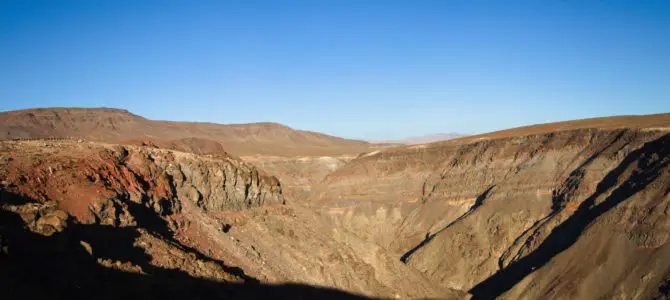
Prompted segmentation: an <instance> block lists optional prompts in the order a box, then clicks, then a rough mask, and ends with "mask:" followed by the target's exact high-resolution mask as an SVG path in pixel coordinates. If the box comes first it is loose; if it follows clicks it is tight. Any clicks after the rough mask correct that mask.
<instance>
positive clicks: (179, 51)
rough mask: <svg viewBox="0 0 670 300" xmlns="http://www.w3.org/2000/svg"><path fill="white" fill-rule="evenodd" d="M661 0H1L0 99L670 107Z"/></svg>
mask: <svg viewBox="0 0 670 300" xmlns="http://www.w3.org/2000/svg"><path fill="white" fill-rule="evenodd" d="M668 16H670V1H611V0H599V1H577V0H561V1H372V0H370V1H346V0H343V1H231V2H225V1H212V2H206V1H181V2H176V1H103V0H99V1H34V0H28V1H7V0H2V1H0V110H13V109H20V108H29V107H47V106H84V107H99V106H106V107H118V108H125V109H128V110H130V111H132V112H134V113H136V114H139V115H142V116H145V117H147V118H151V119H163V120H183V121H207V122H218V123H244V122H258V121H274V122H280V123H284V124H287V125H289V126H291V127H294V128H299V129H308V130H314V131H320V132H325V133H329V134H333V135H338V136H344V137H353V138H365V139H393V138H402V137H406V136H416V135H425V134H431V133H438V132H462V133H479V132H486V131H492V130H497V129H503V128H508V127H514V126H520V125H526V124H533V123H541V122H550V121H558V120H567V119H575V118H585V117H594V116H608V115H621V114H649V113H662V112H670V17H668Z"/></svg>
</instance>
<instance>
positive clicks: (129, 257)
mask: <svg viewBox="0 0 670 300" xmlns="http://www.w3.org/2000/svg"><path fill="white" fill-rule="evenodd" d="M1 196H2V198H0V205H5V204H9V203H8V201H11V203H12V204H15V205H16V204H21V203H28V202H33V201H31V200H30V199H25V198H21V197H20V196H17V195H15V194H12V193H9V192H7V191H2V194H1ZM138 236H139V233H138V231H137V230H136V229H135V228H132V227H123V228H120V227H114V226H104V225H85V224H76V223H73V222H70V223H69V224H68V226H67V228H66V229H65V230H64V231H63V232H60V233H56V234H54V235H52V236H43V235H40V234H37V233H33V232H32V231H30V230H29V229H28V228H27V227H26V225H25V223H24V221H23V219H22V218H21V217H20V216H19V214H17V213H15V212H12V211H8V210H5V209H0V298H2V299H175V298H184V299H365V298H364V297H362V296H357V295H353V294H349V293H346V292H343V291H339V290H335V289H329V288H321V287H313V286H309V285H301V284H285V285H264V284H259V283H255V282H254V281H253V280H247V281H246V282H251V283H245V284H233V283H225V282H219V281H214V280H209V279H205V278H196V277H192V276H190V275H189V274H188V273H186V272H184V271H181V270H174V269H165V268H161V267H157V266H153V265H151V264H150V261H151V256H150V255H148V254H147V253H145V252H144V249H142V248H139V247H135V246H134V243H135V241H136V239H137V237H138ZM80 241H86V242H88V243H89V244H90V246H91V248H92V252H93V255H91V254H90V253H89V252H88V250H87V249H86V248H85V247H83V246H82V245H81V244H80ZM97 258H100V259H110V260H114V261H120V262H130V263H132V264H133V265H136V266H140V267H141V268H142V271H143V274H142V273H130V272H125V271H121V270H118V269H112V268H106V267H103V266H101V265H99V264H98V262H97V261H96V259H97Z"/></svg>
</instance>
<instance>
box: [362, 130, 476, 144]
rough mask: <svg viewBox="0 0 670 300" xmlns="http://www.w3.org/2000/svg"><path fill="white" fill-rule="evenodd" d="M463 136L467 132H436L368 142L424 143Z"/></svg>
mask: <svg viewBox="0 0 670 300" xmlns="http://www.w3.org/2000/svg"><path fill="white" fill-rule="evenodd" d="M464 136H467V134H461V133H454V132H449V133H436V134H430V135H422V136H413V137H407V138H404V139H399V140H381V141H370V142H371V143H389V144H404V145H416V144H425V143H432V142H438V141H446V140H453V139H456V138H460V137H464Z"/></svg>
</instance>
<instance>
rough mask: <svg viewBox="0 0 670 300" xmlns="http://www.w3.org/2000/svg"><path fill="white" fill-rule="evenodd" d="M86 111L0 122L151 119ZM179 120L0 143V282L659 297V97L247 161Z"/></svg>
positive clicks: (669, 172)
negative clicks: (648, 107)
mask: <svg viewBox="0 0 670 300" xmlns="http://www.w3.org/2000/svg"><path fill="white" fill-rule="evenodd" d="M84 112H85V110H82V111H79V110H77V114H74V115H77V117H76V118H75V117H73V116H72V115H73V114H71V113H68V114H67V115H69V117H68V118H70V119H72V120H75V121H72V122H71V123H69V122H62V121H53V122H52V123H49V122H46V121H44V120H45V117H39V118H37V119H38V120H39V121H36V123H34V124H33V125H30V126H29V125H26V124H25V122H26V121H25V120H26V119H25V114H22V113H7V114H5V115H4V118H5V119H3V120H4V121H3V122H4V123H2V124H3V126H4V127H3V128H7V129H6V130H8V131H9V132H10V133H9V136H35V135H39V134H44V136H51V135H53V132H65V131H68V130H70V131H76V130H75V129H74V128H77V130H83V129H81V128H87V129H86V130H85V131H86V132H94V133H95V135H96V136H99V137H104V139H106V140H113V136H114V135H115V134H116V133H119V132H131V131H132V130H131V129H130V126H131V125H130V124H136V123H135V122H139V123H137V124H140V125H141V126H147V127H143V128H144V129H143V130H144V132H152V131H151V130H155V129H152V127H151V126H154V125H151V124H156V123H154V122H155V121H147V120H144V119H142V118H140V117H137V116H132V115H130V114H128V113H125V112H121V113H119V111H116V110H110V111H105V112H106V113H109V114H111V115H115V116H120V115H123V116H126V117H128V119H127V120H125V119H124V120H125V121H118V122H117V121H116V119H115V118H113V117H112V118H111V119H110V120H115V121H110V122H107V123H105V124H107V125H104V126H102V125H100V126H98V125H91V124H93V123H88V121H82V120H86V119H87V118H86V117H82V116H86V115H87V114H86V113H84ZM15 114H18V115H19V117H16V118H18V119H12V118H15V117H13V116H14V115H15ZM50 114H51V115H52V116H53V113H51V112H50ZM82 114H83V115H82ZM58 115H59V116H60V115H61V114H58ZM95 115H96V120H97V118H98V116H99V111H97V110H96V113H95ZM59 118H61V119H62V118H63V117H62V116H61V117H59ZM73 118H74V119H73ZM122 119H123V118H122ZM16 120H20V122H19V121H16ZM143 120H144V121H143ZM45 122H46V123H45ZM79 122H82V123H84V124H88V125H86V126H83V125H77V124H79ZM96 122H98V121H96ZM157 123H160V122H157ZM15 124H19V125H15ZM45 124H53V126H51V127H50V126H45ZM63 124H71V125H68V127H67V128H66V129H62V128H60V127H61V126H65V125H63ZM96 124H99V123H96ZM110 124H111V125H110ZM122 124H125V125H122ZM142 124H143V125H142ZM147 124H149V125H151V126H149V125H147ZM165 124H168V125H169V124H172V125H170V126H176V125H174V124H182V123H169V122H165ZM184 124H190V125H189V126H194V128H198V129H197V130H194V131H193V132H195V133H196V134H203V132H208V131H207V130H204V129H202V128H201V126H203V128H209V127H208V126H212V128H217V129H216V130H214V129H212V130H213V131H215V132H224V131H226V130H228V129H225V130H224V129H221V128H227V127H226V126H224V125H212V124H198V123H184ZM124 126H128V128H125V129H124ZM161 126H162V125H161ZM222 126H223V127H222ZM245 126H246V125H245ZM254 126H262V125H258V124H256V125H254ZM268 126H269V125H268ZM272 126H278V125H272ZM272 126H271V127H272ZM252 127H253V126H252ZM27 128H32V129H30V130H37V129H35V128H40V129H39V131H37V132H41V133H35V132H31V131H29V130H28V129H27ZM49 128H51V129H49ZM176 128H177V129H175V132H177V133H178V135H177V136H172V135H170V136H168V135H167V133H165V134H166V136H162V137H154V136H144V137H138V138H132V137H131V138H127V137H125V136H124V137H123V138H119V139H118V142H123V144H116V143H117V142H115V143H102V142H93V141H86V140H81V141H78V140H76V139H75V140H29V141H11V140H7V141H2V142H0V181H1V182H0V183H1V185H0V190H1V192H2V193H1V196H2V197H1V198H0V208H1V209H0V212H1V213H2V214H3V217H2V219H1V220H2V222H1V223H0V249H2V253H1V254H0V261H2V262H4V263H5V264H6V265H7V266H9V267H8V268H4V269H2V270H1V271H0V282H1V283H2V284H4V285H3V287H5V288H6V289H8V290H10V291H11V292H10V295H14V294H12V293H19V292H17V291H16V290H15V289H11V287H13V286H20V287H23V288H24V289H27V290H28V291H29V292H30V293H28V294H26V295H28V296H34V297H44V296H45V295H48V294H47V292H45V291H46V290H47V289H45V288H44V286H48V287H49V290H53V291H56V292H57V294H58V295H61V296H63V297H69V298H72V297H75V298H81V297H86V296H87V295H88V293H91V292H92V291H96V290H100V289H110V290H112V287H114V286H116V285H117V284H123V285H127V286H129V287H130V292H128V293H126V292H124V291H123V290H118V289H117V290H113V291H114V292H113V293H111V294H110V295H111V296H109V297H110V298H118V297H129V296H136V295H140V296H144V297H149V298H150V297H169V296H174V295H182V296H183V295H190V296H194V297H200V298H212V297H214V298H250V297H251V298H254V297H267V296H268V295H272V296H275V297H278V298H287V299H294V298H296V297H298V298H300V297H302V298H309V299H317V298H318V299H321V298H359V297H382V298H438V299H460V298H467V297H472V298H475V299H493V298H499V299H518V298H523V299H546V298H551V299H600V298H606V299H610V298H616V299H662V298H663V297H666V298H667V297H668V296H669V294H668V293H669V289H668V286H669V283H670V259H668V258H670V243H669V240H670V235H669V234H668V232H670V218H669V216H668V215H669V214H670V114H662V115H651V116H623V117H612V118H599V119H588V120H577V121H570V122H561V123H553V124H542V125H534V126H528V127H522V128H516V129H510V130H505V131H500V132H494V133H490V134H484V135H478V136H472V137H464V138H460V139H455V140H450V141H443V142H436V143H431V144H422V145H413V146H400V147H394V148H379V149H370V148H368V152H366V153H363V154H351V153H354V152H355V151H354V149H357V150H356V151H358V150H360V149H361V148H357V147H359V146H360V144H358V143H357V142H351V141H346V140H344V142H343V143H352V144H351V145H353V146H352V149H351V152H347V151H342V149H341V148H338V147H344V146H343V144H341V143H336V144H337V146H333V148H328V146H327V145H325V144H326V142H325V141H324V142H322V144H320V145H322V146H323V147H325V148H328V149H329V150H328V151H332V152H327V151H326V152H325V153H330V154H328V155H322V156H309V155H305V156H303V155H294V156H280V155H268V154H258V153H256V154H253V155H247V156H243V160H240V159H238V158H236V157H234V156H231V155H228V154H227V152H228V151H229V149H228V147H227V146H226V143H225V142H219V141H220V139H215V138H213V137H212V136H209V135H207V136H204V137H203V136H195V137H189V136H188V131H183V130H185V129H183V128H185V127H179V126H177V127H176ZM273 128H274V127H273ZM208 130H209V129H208ZM245 130H249V127H245ZM156 132H158V131H156ZM245 132H248V131H245ZM264 132H266V131H265V129H263V130H260V131H259V133H258V134H257V135H256V136H257V137H258V136H262V135H263V134H265V133H264ZM287 132H297V133H295V134H302V133H301V132H299V131H292V130H289V131H287ZM88 134H91V136H93V135H92V133H87V134H86V135H82V136H85V137H87V138H88V139H92V138H91V136H89V135H88ZM292 134H293V133H292ZM243 135H244V134H242V133H240V135H239V136H238V137H236V138H231V140H234V139H243V138H244V137H243ZM307 135H309V136H311V133H309V134H307ZM221 136H222V135H221ZM233 136H234V135H233ZM291 136H292V135H288V137H286V136H285V137H284V138H273V139H274V140H273V141H278V140H281V139H291ZM316 136H320V135H316ZM264 138H268V139H271V138H272V137H264ZM309 140H310V143H312V144H311V145H315V144H318V143H317V142H315V140H318V139H314V140H313V139H309ZM328 141H332V140H331V139H330V138H328ZM301 143H302V142H301ZM305 143H306V142H305ZM233 144H234V143H233ZM291 145H292V146H291V147H300V146H299V145H300V143H298V142H294V143H293V144H291ZM309 147H312V146H309ZM309 147H308V148H309ZM319 147H321V146H319ZM365 147H369V145H365ZM312 149H316V148H312ZM310 151H311V150H310ZM292 153H298V152H292ZM273 175H274V176H273ZM298 200H300V201H298ZM17 274H18V275H19V276H17ZM37 278H39V280H40V281H39V282H41V285H40V286H35V284H34V282H37ZM70 286H79V287H82V288H77V289H71V288H69V287H70ZM192 291H196V292H192Z"/></svg>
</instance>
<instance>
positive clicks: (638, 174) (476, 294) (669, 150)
mask: <svg viewBox="0 0 670 300" xmlns="http://www.w3.org/2000/svg"><path fill="white" fill-rule="evenodd" d="M669 164H670V135H664V136H663V137H661V138H659V139H657V140H654V141H651V142H649V143H646V144H645V145H644V146H642V147H641V148H640V149H638V150H635V151H633V152H631V153H630V154H629V155H628V156H627V157H626V158H625V159H624V160H623V161H622V162H621V164H620V165H619V166H617V167H616V168H615V169H614V170H612V171H610V172H609V173H608V174H607V176H605V178H604V179H603V180H602V181H601V182H600V183H599V184H598V186H597V188H596V191H595V193H594V194H593V195H591V196H590V197H589V198H588V199H586V200H585V201H584V202H583V203H582V204H581V205H580V206H579V208H578V209H577V210H576V211H575V213H574V214H573V215H572V216H570V217H569V218H568V219H567V220H566V221H565V222H563V223H561V224H560V225H559V226H557V227H556V228H554V229H553V230H552V232H551V233H550V234H549V236H548V237H547V238H546V239H545V240H544V241H543V242H542V244H540V246H539V247H538V248H537V249H535V251H533V252H531V253H530V254H528V255H527V256H525V257H523V258H521V259H520V260H518V261H516V262H513V263H511V264H510V265H509V266H507V267H506V268H504V269H502V270H500V271H498V272H496V273H495V274H493V275H492V276H490V277H489V278H487V279H486V280H484V281H482V282H480V283H479V284H477V285H476V286H474V287H473V288H472V289H471V290H470V291H469V292H470V293H471V294H472V295H473V298H474V299H494V298H496V297H498V296H500V295H501V294H502V293H504V292H506V291H508V290H509V289H511V288H512V287H513V286H514V285H516V284H517V283H519V282H520V281H521V280H523V278H525V277H526V276H528V275H529V274H531V273H532V272H534V271H535V270H536V269H539V268H541V267H542V266H544V265H545V264H546V263H547V262H549V261H550V260H551V259H552V258H553V257H555V256H556V255H558V254H559V253H561V252H563V251H565V250H566V249H568V248H569V247H570V246H572V245H573V244H574V243H575V242H576V241H577V239H579V237H580V236H581V234H582V233H583V232H584V230H585V229H586V228H587V226H589V224H591V222H593V221H594V220H595V219H596V218H598V217H599V216H601V215H602V214H604V213H606V212H607V211H609V210H611V209H612V208H614V207H616V206H617V205H618V204H620V203H622V202H624V201H626V200H627V199H629V198H630V197H631V196H633V195H634V194H636V193H637V192H639V191H641V190H643V189H644V188H645V187H647V185H649V184H650V183H652V182H653V181H654V180H655V179H656V178H657V177H658V176H659V175H660V174H661V173H662V172H663V170H664V168H666V167H668V165H669ZM631 169H632V171H631ZM627 171H630V175H628V177H627V178H626V179H625V181H623V183H621V185H619V187H617V188H616V189H615V190H614V191H613V192H612V193H611V194H610V195H609V196H608V197H607V198H606V199H605V200H604V201H603V202H602V203H599V204H597V205H595V201H596V199H597V198H598V197H600V196H602V195H605V194H606V192H607V191H609V190H610V189H611V188H613V187H615V186H616V185H617V182H618V179H619V177H620V176H622V175H625V173H626V172H627Z"/></svg>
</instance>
